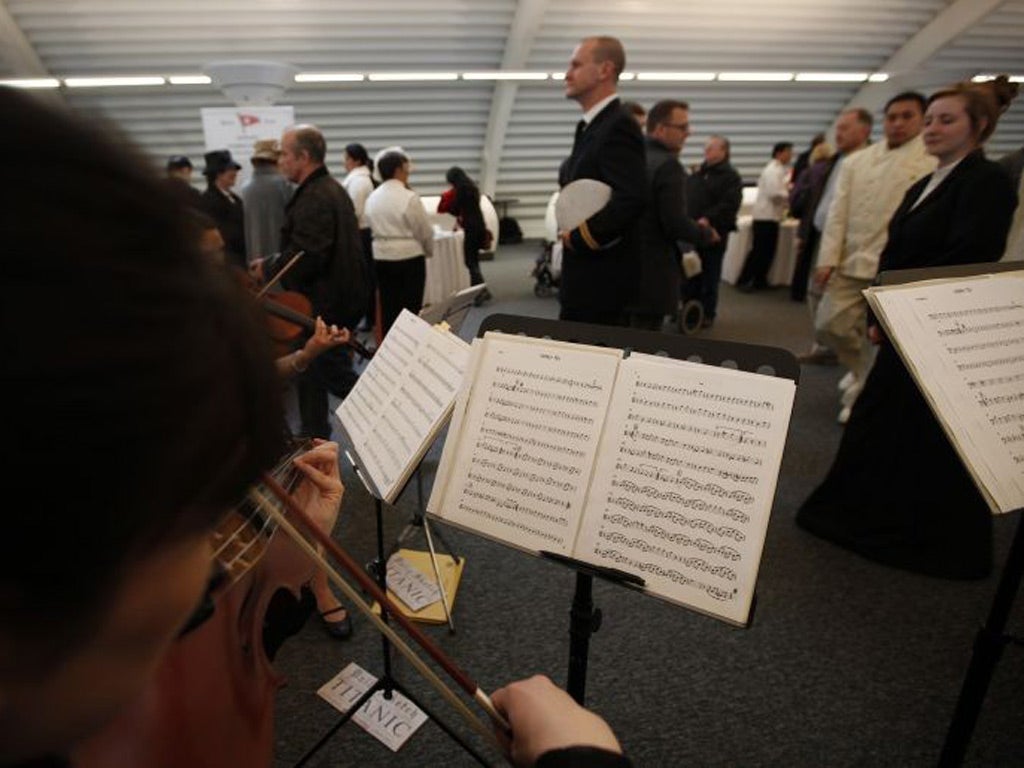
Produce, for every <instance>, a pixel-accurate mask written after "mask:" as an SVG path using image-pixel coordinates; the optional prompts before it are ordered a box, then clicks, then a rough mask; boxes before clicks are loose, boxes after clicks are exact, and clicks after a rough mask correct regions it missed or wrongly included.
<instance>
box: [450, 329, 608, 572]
mask: <svg viewBox="0 0 1024 768" xmlns="http://www.w3.org/2000/svg"><path fill="white" fill-rule="evenodd" d="M480 355H481V360H480V362H479V366H478V373H477V377H476V381H475V382H474V385H473V388H472V393H471V394H472V397H471V399H470V400H469V403H468V406H467V408H466V412H465V413H464V414H463V415H462V416H461V417H460V416H459V415H458V414H457V416H456V418H457V419H458V420H459V421H458V423H459V425H460V436H459V445H458V449H457V453H456V455H455V458H454V461H453V466H454V467H455V468H456V469H455V470H454V471H453V472H452V475H451V477H450V479H449V480H448V487H447V490H446V492H445V493H444V499H443V500H440V501H439V502H438V503H437V504H435V500H434V499H433V498H432V499H431V506H430V508H431V510H432V511H433V510H434V509H435V507H440V508H441V509H440V510H439V511H440V512H441V514H442V515H443V517H444V518H445V519H446V520H448V521H449V522H453V523H455V524H460V525H463V526H466V527H469V528H471V529H473V530H476V531H478V532H480V533H483V534H484V535H489V536H491V537H493V538H496V539H499V540H502V541H507V542H509V543H512V544H513V545H515V546H519V547H521V548H524V549H530V550H534V551H539V550H548V551H554V552H558V553H562V554H569V553H570V550H571V548H572V545H573V541H574V538H575V535H576V528H577V525H578V522H579V514H580V511H581V510H582V507H583V499H584V496H585V494H586V492H587V485H588V483H589V480H590V475H591V467H592V464H593V459H594V452H595V450H596V448H597V444H598V438H599V436H600V434H601V427H602V425H603V423H604V413H605V408H606V406H607V401H608V397H609V395H610V393H611V386H612V381H613V379H614V376H615V368H616V365H617V364H618V361H619V359H620V357H621V355H622V353H621V351H619V350H607V349H601V348H597V347H584V346H582V345H571V344H563V343H560V342H540V341H537V340H532V341H531V343H524V342H523V341H521V340H518V339H517V338H516V337H507V336H502V335H500V334H489V335H488V336H487V337H486V338H485V339H484V343H483V345H482V348H481V352H480ZM453 427H454V422H453Z"/></svg>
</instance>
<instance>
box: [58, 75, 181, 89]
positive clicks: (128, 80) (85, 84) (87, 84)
mask: <svg viewBox="0 0 1024 768" xmlns="http://www.w3.org/2000/svg"><path fill="white" fill-rule="evenodd" d="M165 83H166V81H165V80H164V79H163V78H162V77H155V76H154V77H151V76H148V75H146V76H139V77H66V78H64V85H66V86H67V87H68V88H123V87H131V86H136V85H164V84H165Z"/></svg>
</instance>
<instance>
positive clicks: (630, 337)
mask: <svg viewBox="0 0 1024 768" xmlns="http://www.w3.org/2000/svg"><path fill="white" fill-rule="evenodd" d="M487 331H501V332H502V333H511V334H523V335H526V336H533V337H536V338H547V339H554V340H556V341H571V342H577V343H580V344H591V345H594V346H600V347H616V348H619V349H625V350H629V351H636V352H645V353H648V354H664V355H667V356H669V357H673V358H676V359H680V360H690V361H692V362H697V363H706V364H708V365H720V366H725V367H728V368H736V369H739V370H744V371H751V372H755V373H763V374H766V375H771V376H779V377H782V378H787V379H792V380H793V381H794V382H797V381H799V379H800V365H799V363H797V361H796V358H795V357H793V354H792V353H791V352H788V351H786V350H784V349H779V348H776V347H764V346H758V345H754V344H740V343H738V342H732V341H711V340H708V339H698V338H692V337H686V336H676V335H673V334H666V333H660V332H657V331H643V330H638V329H634V328H619V327H615V326H604V325H591V324H589V323H576V322H569V321H566V320H548V319H543V318H537V317H522V316H519V315H505V314H494V315H489V316H488V317H486V318H484V321H483V323H481V325H480V329H479V330H478V331H477V336H481V337H482V336H483V335H484V334H485V333H487ZM541 554H542V555H544V556H546V557H548V558H550V559H552V560H555V562H560V563H562V564H564V565H567V566H569V567H570V568H572V569H573V570H575V571H576V591H575V594H574V595H573V601H572V608H571V609H570V611H569V616H570V622H569V623H570V626H569V676H568V681H567V684H566V690H567V691H568V692H569V695H571V696H572V697H573V699H575V700H576V702H577V703H578V704H580V705H581V706H583V705H584V697H585V693H586V684H587V657H588V654H589V651H590V636H591V635H592V634H594V633H595V632H597V630H598V629H599V628H600V626H601V611H600V609H598V608H594V602H593V583H594V577H595V576H598V577H600V578H603V579H606V580H609V581H613V582H615V583H617V584H621V585H622V586H625V587H630V588H633V589H637V588H642V587H643V584H644V582H643V579H640V578H638V577H636V576H634V575H632V574H627V573H623V572H622V571H618V570H616V569H613V568H600V567H595V566H593V565H591V564H589V563H582V562H580V561H579V560H576V559H574V558H571V557H565V556H564V555H554V554H553V553H541ZM756 604H757V596H756V594H755V596H754V601H753V602H752V604H751V609H750V610H751V612H750V619H749V621H748V624H747V626H750V622H751V621H753V615H754V608H755V606H756Z"/></svg>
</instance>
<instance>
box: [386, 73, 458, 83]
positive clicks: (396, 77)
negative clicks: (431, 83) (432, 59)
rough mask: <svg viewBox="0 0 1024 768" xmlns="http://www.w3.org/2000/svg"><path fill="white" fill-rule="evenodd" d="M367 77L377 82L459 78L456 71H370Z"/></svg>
mask: <svg viewBox="0 0 1024 768" xmlns="http://www.w3.org/2000/svg"><path fill="white" fill-rule="evenodd" d="M367 77H369V78H370V80H372V81H374V82H378V83H389V82H402V81H404V80H408V81H420V80H458V79H459V75H458V73H457V72H371V73H370V74H369V75H367Z"/></svg>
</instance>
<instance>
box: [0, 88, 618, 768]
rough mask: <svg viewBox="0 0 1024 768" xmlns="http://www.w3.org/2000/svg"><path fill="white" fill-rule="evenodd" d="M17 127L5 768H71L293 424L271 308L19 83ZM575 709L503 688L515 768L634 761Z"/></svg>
mask: <svg viewBox="0 0 1024 768" xmlns="http://www.w3.org/2000/svg"><path fill="white" fill-rule="evenodd" d="M0 113H2V114H3V115H4V116H5V119H4V120H3V121H2V122H0V138H2V139H3V140H4V141H5V142H6V143H7V146H16V147H18V148H19V151H18V152H17V153H15V154H14V155H12V156H11V158H10V159H9V165H8V167H9V172H10V173H11V174H13V177H14V178H18V179H20V180H21V188H20V190H19V194H18V196H17V197H16V198H15V199H13V200H11V201H10V202H9V203H8V205H6V206H4V207H3V209H2V210H0V237H2V242H3V243H4V248H3V252H2V257H0V258H2V259H3V270H2V272H0V274H2V285H3V288H4V289H5V292H4V293H5V299H4V302H3V305H2V311H0V317H2V324H3V325H2V329H3V331H4V333H3V339H4V341H3V347H2V359H3V361H4V374H3V386H4V390H3V394H4V395H5V396H4V397H3V398H2V401H0V402H2V403H3V408H4V414H3V423H4V426H5V437H6V439H5V440H4V441H3V449H2V450H3V456H2V458H3V461H2V467H3V468H2V470H0V472H2V478H3V480H4V481H5V486H6V487H7V488H8V489H10V491H11V495H12V497H15V493H16V490H15V489H17V490H19V491H21V494H18V495H20V497H21V498H22V499H27V500H28V502H27V503H23V504H21V505H15V504H12V503H11V504H9V505H8V511H7V514H6V515H5V524H6V525H5V530H4V533H3V535H2V536H0V765H2V766H6V767H9V766H19V768H24V767H25V766H45V765H55V766H60V765H65V764H66V761H65V760H64V757H63V756H65V755H67V754H69V753H70V752H71V751H72V749H73V746H74V745H75V744H76V743H78V742H80V741H81V740H83V739H84V738H86V737H87V736H88V735H89V734H91V733H93V732H95V731H97V730H98V729H100V728H101V727H102V726H103V724H104V723H105V721H107V720H108V719H110V718H111V717H112V716H114V715H115V714H116V713H117V712H118V711H119V710H120V709H121V708H122V707H123V706H124V705H125V704H126V702H129V701H131V700H132V699H134V698H135V697H136V696H137V694H138V693H139V691H140V690H141V689H142V688H143V687H144V686H145V685H146V684H147V681H148V680H149V678H150V676H151V675H152V673H153V670H154V669H155V667H156V665H157V663H158V661H159V659H160V658H161V656H162V654H163V653H164V652H165V651H166V649H167V648H168V647H169V646H170V644H171V643H172V642H173V641H174V638H175V636H176V635H177V634H178V633H179V630H180V629H181V627H182V625H183V624H184V623H185V621H186V620H187V618H188V617H189V616H190V615H191V614H192V612H193V609H194V607H195V605H196V604H197V602H198V601H199V598H200V596H201V594H202V593H203V591H204V589H205V585H206V582H207V576H208V565H209V563H210V553H209V544H208V541H209V538H208V533H209V531H210V529H211V528H212V527H213V526H214V524H215V523H216V522H217V520H218V519H219V518H220V517H222V515H223V513H224V510H225V509H227V508H228V507H229V506H230V505H231V504H233V503H234V501H235V500H236V499H237V498H238V497H239V496H240V495H241V494H242V492H243V490H244V489H245V488H247V487H248V486H249V485H250V484H251V483H252V482H253V481H254V480H255V479H256V478H257V477H258V476H259V474H260V473H261V472H262V471H263V470H265V469H267V468H268V467H270V466H272V465H273V464H274V462H275V461H276V460H277V458H278V456H279V455H280V452H281V438H282V435H283V434H284V422H283V415H282V408H281V403H280V380H279V376H278V374H277V372H276V371H275V370H274V366H273V363H272V354H271V353H270V350H269V348H268V346H267V344H266V340H265V338H264V337H263V336H262V335H261V333H260V327H259V324H260V320H259V318H258V316H257V315H256V314H255V309H253V312H249V311H247V310H246V309H245V303H244V302H240V301H239V300H238V296H237V290H238V288H237V286H233V285H231V284H230V282H229V281H227V279H226V278H225V276H224V275H223V273H218V272H217V271H216V270H214V269H212V268H211V267H210V266H209V265H208V264H205V263H204V262H203V260H202V258H201V257H200V255H199V254H198V251H197V249H196V247H195V244H194V243H191V242H189V240H188V238H187V237H186V236H185V234H184V233H185V230H186V228H185V227H184V226H183V225H182V219H181V216H182V213H181V211H180V209H179V208H178V204H177V203H176V202H175V201H174V200H173V198H172V197H171V196H170V195H169V193H167V192H166V191H164V190H162V189H161V188H160V186H159V184H158V183H157V181H156V179H155V176H154V177H152V178H151V177H150V175H149V174H148V173H147V171H146V168H147V164H146V162H145V160H144V159H143V158H141V157H140V156H138V154H137V153H136V152H135V151H132V150H130V149H128V148H127V147H126V145H127V142H125V141H123V140H119V139H115V138H114V137H112V136H111V135H110V128H109V126H104V127H103V128H102V129H101V128H98V127H96V128H93V127H88V126H85V125H83V124H79V123H77V122H76V121H75V120H74V119H73V118H71V117H69V116H68V115H66V114H64V113H62V112H59V111H56V110H53V109H51V108H48V107H45V106H43V104H42V103H41V102H37V101H35V100H33V99H32V98H31V97H30V96H26V95H23V94H20V93H16V92H14V91H13V90H11V89H8V88H4V87H0ZM29 318H30V319H31V323H29V322H28V319H29ZM213 331H215V332H213ZM316 450H317V451H318V452H317V453H315V454H313V455H309V456H307V457H306V458H305V459H304V460H302V461H300V464H302V465H303V467H302V469H301V471H302V472H303V475H304V478H305V486H304V491H303V492H302V493H301V494H300V496H301V498H302V499H303V500H304V506H305V509H306V510H307V511H308V512H310V513H311V514H312V515H313V516H314V517H323V516H324V515H327V516H330V515H332V514H334V513H336V511H337V505H338V503H339V500H340V493H341V490H342V489H341V483H340V479H339V477H338V468H337V463H336V462H335V461H331V460H329V459H328V460H325V455H324V454H325V453H330V450H331V449H330V448H327V449H324V448H323V447H322V446H321V447H320V448H319V449H316ZM567 699H568V697H567V696H566V695H565V694H564V693H561V692H560V691H557V689H554V688H553V687H552V686H550V683H546V682H545V681H543V680H539V679H535V680H532V681H527V682H526V683H523V684H515V685H513V686H510V687H509V688H506V689H503V690H502V691H498V692H497V693H496V694H495V696H494V700H495V703H496V704H498V706H499V707H500V708H501V709H502V710H503V711H504V712H505V713H506V715H507V716H508V718H509V720H510V722H511V724H512V729H513V736H512V741H511V743H510V745H509V749H510V753H511V754H512V755H513V756H515V757H516V760H517V762H518V763H519V764H522V765H528V764H532V763H533V762H534V760H535V759H536V758H537V757H538V756H539V755H540V754H541V753H542V752H546V753H547V754H546V755H545V756H544V757H543V758H542V761H547V762H543V763H542V764H544V765H549V766H556V765H562V766H564V765H569V764H571V763H569V762H567V760H570V759H572V758H573V756H577V757H578V756H579V755H580V754H581V751H580V750H579V749H564V748H566V747H570V746H572V745H591V746H593V747H598V748H604V749H603V750H602V751H600V752H599V753H597V752H593V751H588V752H587V754H592V755H593V754H600V755H601V757H600V758H595V759H601V760H603V761H606V760H609V759H611V760H615V759H617V758H615V757H614V756H613V753H614V752H616V751H617V750H618V747H617V743H616V742H615V738H614V736H613V735H612V733H611V731H610V730H609V729H608V727H607V725H605V724H604V722H603V721H601V720H600V719H599V718H597V717H596V716H595V715H592V714H590V713H588V712H586V711H585V710H582V709H580V708H579V707H576V706H575V705H573V704H572V703H571V701H567ZM538 719H539V720H540V722H538ZM552 750H555V751H552ZM575 764H577V765H579V764H584V763H579V762H577V763H575ZM591 764H597V763H591ZM600 764H602V765H613V764H619V763H608V762H602V763H600Z"/></svg>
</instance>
